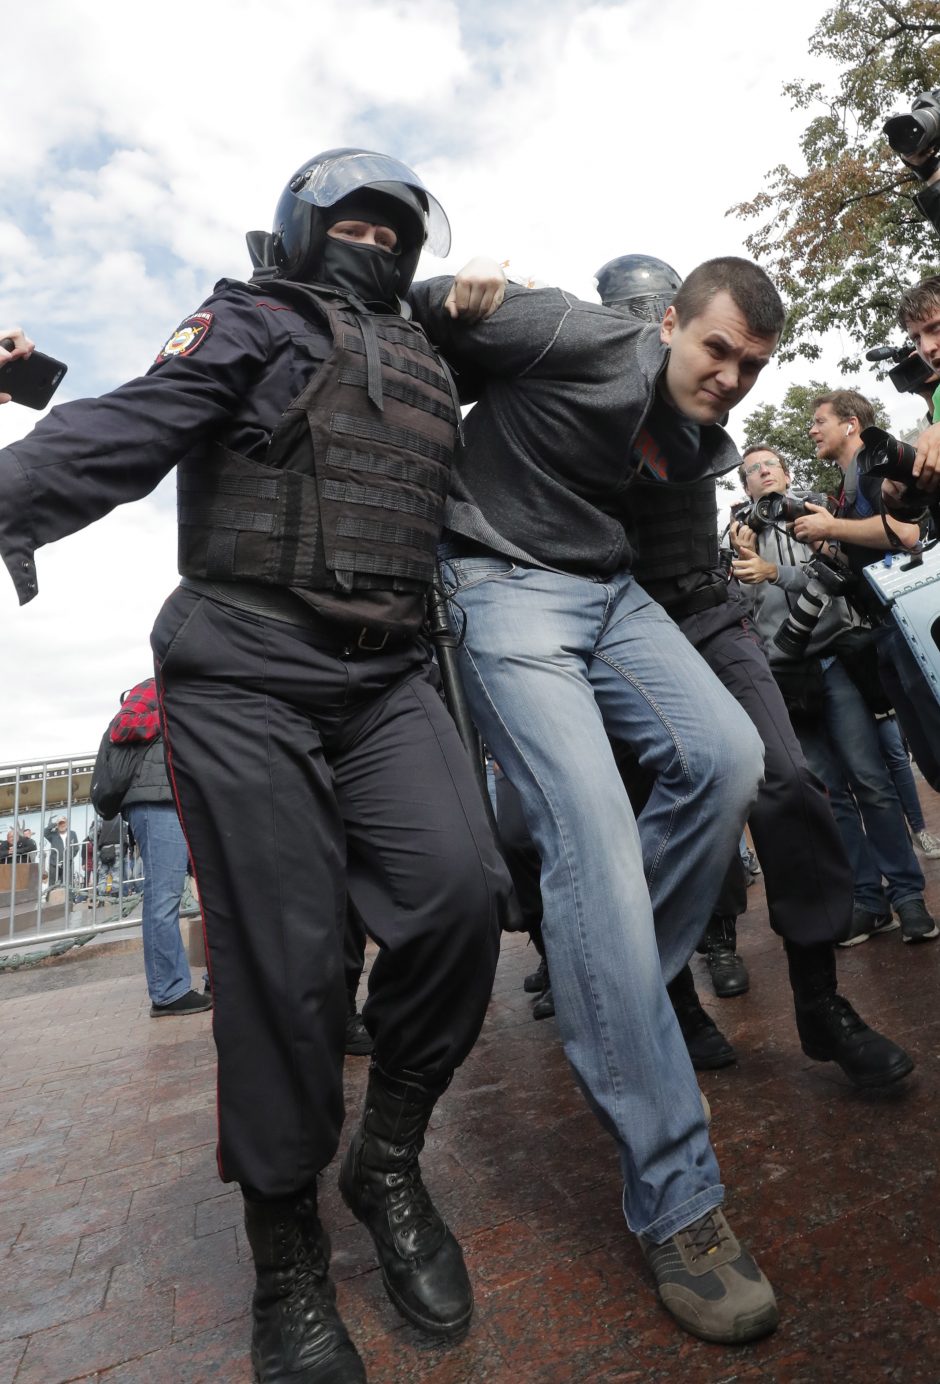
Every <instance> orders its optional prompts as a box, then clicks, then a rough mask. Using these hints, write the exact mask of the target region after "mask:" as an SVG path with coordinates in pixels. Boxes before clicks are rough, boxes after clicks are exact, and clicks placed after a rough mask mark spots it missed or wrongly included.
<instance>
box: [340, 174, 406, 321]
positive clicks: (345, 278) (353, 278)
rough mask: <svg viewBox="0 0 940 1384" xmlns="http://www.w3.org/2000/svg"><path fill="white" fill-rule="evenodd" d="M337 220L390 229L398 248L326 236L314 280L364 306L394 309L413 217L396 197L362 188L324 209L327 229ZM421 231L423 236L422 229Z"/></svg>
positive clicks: (396, 303)
mask: <svg viewBox="0 0 940 1384" xmlns="http://www.w3.org/2000/svg"><path fill="white" fill-rule="evenodd" d="M338 221H368V222H370V223H371V224H373V225H376V226H390V227H391V229H392V230H393V231H394V232H395V234H396V235H397V236H398V247H397V248H396V249H395V250H391V251H389V250H381V249H379V247H378V246H377V245H359V244H357V243H356V242H354V241H351V240H336V239H334V237H333V236H330V235H327V236H325V237H324V240H323V246H322V248H321V250H320V253H319V255H318V257H317V259H318V263H317V267H316V273H317V278H318V279H319V280H320V281H321V282H322V283H325V284H329V285H330V287H331V288H340V289H343V290H344V292H346V293H352V294H353V295H354V296H355V297H356V298H358V299H359V300H360V302H362V303H365V304H366V305H367V306H375V305H378V304H381V305H382V306H384V307H387V308H396V309H397V305H398V258H399V255H400V253H401V249H402V246H403V243H410V242H411V241H412V240H413V239H414V233H415V229H416V222H415V218H414V217H413V216H412V215H410V214H409V212H408V210H407V208H406V207H405V206H403V205H402V204H401V203H399V202H397V201H396V199H395V198H393V197H385V196H383V195H382V193H380V192H372V191H370V190H369V189H368V188H364V189H363V190H362V191H361V192H354V193H352V194H351V195H350V196H349V197H344V198H343V199H342V201H339V202H336V203H334V205H333V206H332V207H329V208H328V209H326V210H325V212H324V225H325V228H326V230H329V228H330V227H331V226H335V225H336V223H337V222H338ZM421 230H422V233H423V227H422V228H421Z"/></svg>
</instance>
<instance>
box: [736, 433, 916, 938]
mask: <svg viewBox="0 0 940 1384" xmlns="http://www.w3.org/2000/svg"><path fill="white" fill-rule="evenodd" d="M740 476H741V481H742V483H743V485H744V488H745V490H746V491H747V493H748V495H749V496H750V498H751V499H752V500H755V501H758V500H760V498H761V497H762V496H769V495H784V494H786V493H787V491H788V486H789V481H790V475H789V470H788V467H787V464H786V462H785V460H784V458H783V457H782V456H781V455H780V454H779V452H777V451H775V450H774V449H773V448H771V447H766V446H760V445H758V446H753V447H749V448H748V449H747V450H746V451H745V453H744V462H743V465H742V466H741V469H740ZM807 508H811V509H812V510H813V511H814V512H815V511H819V512H821V513H825V510H824V508H823V506H819V505H813V506H807ZM827 517H828V516H827ZM751 523H752V524H755V527H756V528H757V529H759V532H755V528H752V527H749V526H748V525H747V524H742V523H735V524H733V525H732V528H731V540H732V543H733V545H734V547H735V548H736V550H737V552H738V554H739V555H738V557H737V559H736V560H735V562H734V566H733V571H734V575H735V576H736V577H737V578H738V580H739V581H742V582H745V583H746V584H748V585H751V586H754V587H755V588H756V592H755V603H754V621H755V625H756V628H757V631H758V633H759V634H760V636H761V638H762V639H763V641H764V644H765V647H766V649H767V654H768V657H769V659H770V664H771V668H772V669H773V671H774V673H775V675H777V677H778V680H779V682H780V683H781V687H782V689H783V691H784V695H785V698H786V699H787V703H788V708H789V710H790V715H791V719H792V720H793V725H794V729H795V730H796V732H797V735H798V736H799V739H800V743H801V745H802V747H803V752H804V754H805V755H806V759H807V762H808V763H809V766H810V768H811V769H812V770H813V772H814V773H815V774H816V775H817V777H818V778H820V779H822V781H823V783H824V784H825V785H826V787H827V789H828V790H829V793H830V797H831V802H832V808H833V812H834V814H835V816H836V820H837V821H838V823H839V827H840V830H841V831H842V836H843V841H844V843H845V847H846V852H847V854H848V856H849V859H850V860H852V861H853V862H855V909H854V917H853V926H852V932H851V933H850V935H849V937H847V938H846V939H845V942H844V944H843V945H845V944H851V943H853V942H861V941H864V940H865V939H866V938H867V937H869V936H871V935H872V934H874V933H877V932H887V931H890V930H893V929H894V928H896V927H897V926H898V923H897V922H895V921H894V920H893V918H892V914H891V907H892V906H893V908H894V911H895V912H896V914H897V916H898V919H899V921H900V926H901V929H902V937H903V940H904V941H905V942H915V941H917V942H919V941H926V940H928V939H930V938H933V937H936V936H937V935H938V928H937V925H936V923H935V922H934V920H933V918H931V916H930V914H929V913H928V912H927V909H926V907H925V905H924V900H923V891H924V877H923V874H922V872H921V869H920V866H919V865H918V863H917V860H916V858H915V856H914V851H913V848H912V846H911V842H910V838H909V837H908V834H907V828H906V826H905V824H904V817H903V813H902V811H901V805H900V803H899V801H898V797H897V793H896V792H895V790H894V787H893V785H892V783H891V780H890V777H889V775H888V771H887V768H886V766H885V763H884V759H883V756H882V754H881V748H880V744H879V740H878V730H877V725H876V722H875V716H874V714H873V712H872V710H871V709H870V707H869V705H868V701H867V700H866V695H867V696H868V697H873V696H876V695H877V691H878V689H877V687H875V688H874V689H873V690H869V688H867V687H866V689H865V693H866V695H863V692H862V690H860V687H861V684H862V679H861V676H860V670H859V669H858V667H857V660H856V659H855V658H852V657H851V656H850V654H849V653H848V652H847V651H845V650H846V645H847V644H848V642H849V640H847V638H846V636H847V635H849V632H850V631H852V630H853V629H856V628H857V627H858V621H857V618H856V617H855V615H854V614H853V612H852V610H851V609H850V607H849V606H848V604H847V603H846V601H845V600H844V599H842V598H841V597H839V596H833V597H831V598H830V599H829V600H828V601H825V599H824V596H823V594H822V592H820V595H819V597H818V598H817V599H818V600H819V602H820V604H821V608H820V605H819V604H817V605H816V610H817V611H818V618H816V619H815V621H814V620H813V619H812V613H813V605H812V603H808V602H807V601H806V600H805V593H806V589H807V584H808V580H809V578H808V575H807V572H806V570H805V566H804V565H805V564H806V563H809V562H811V561H812V560H813V559H814V557H815V556H816V553H815V550H814V549H813V548H811V547H809V546H807V545H806V544H804V543H802V542H800V541H799V540H798V538H797V537H796V536H795V535H796V533H797V532H798V531H799V527H800V525H801V524H802V523H804V520H803V519H797V520H796V521H795V523H793V525H792V532H791V529H790V527H789V526H788V527H786V528H785V527H784V526H783V524H782V523H771V524H766V525H762V524H761V523H760V521H759V520H757V521H755V520H754V519H752V520H751ZM821 576H822V580H823V581H829V582H831V584H833V585H834V584H835V583H836V581H837V580H838V578H837V576H835V575H833V576H832V577H831V578H830V577H828V576H827V575H824V574H821ZM801 600H802V603H801V604H800V605H798V601H801ZM807 612H809V613H807ZM781 627H785V631H786V635H787V636H789V640H787V639H786V637H783V642H784V643H786V644H787V647H788V648H789V651H790V656H789V657H788V656H787V654H785V653H784V652H783V650H782V649H781V647H780V643H779V642H778V640H779V639H781V637H782V636H781V634H778V632H780V631H781ZM807 633H808V637H806V636H807ZM775 636H777V639H775ZM804 638H805V643H804V642H803V640H804ZM849 638H851V636H850V635H849ZM801 644H802V649H801V651H800V652H797V649H798V647H799V646H800V645H801ZM840 644H841V646H842V649H843V650H844V651H845V652H843V653H842V654H840V652H839V649H840ZM855 677H859V685H856V682H855V680H854V679H855ZM872 681H873V682H875V683H877V679H873V680H872ZM846 780H848V782H849V784H850V785H851V788H852V791H853V793H854V794H855V798H856V800H857V802H858V806H859V811H860V812H861V817H862V821H863V822H864V833H863V831H862V826H861V823H860V822H859V817H858V813H856V812H855V810H854V808H853V807H852V804H851V799H850V798H849V796H848V794H846V793H845V791H844V784H845V781H846ZM882 877H883V878H884V879H885V880H886V882H887V897H886V896H885V892H884V889H883V888H882ZM888 900H890V906H889V903H888Z"/></svg>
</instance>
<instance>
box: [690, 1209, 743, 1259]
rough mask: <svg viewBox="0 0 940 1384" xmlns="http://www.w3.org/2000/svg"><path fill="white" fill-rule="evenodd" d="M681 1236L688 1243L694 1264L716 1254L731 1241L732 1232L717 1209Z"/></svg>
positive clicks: (693, 1224) (694, 1222) (694, 1223)
mask: <svg viewBox="0 0 940 1384" xmlns="http://www.w3.org/2000/svg"><path fill="white" fill-rule="evenodd" d="M679 1234H680V1235H682V1237H683V1238H684V1240H685V1242H686V1245H687V1247H688V1249H689V1257H690V1259H691V1261H692V1263H693V1264H694V1263H695V1262H696V1261H697V1260H699V1259H704V1258H705V1256H706V1255H709V1254H714V1253H716V1252H717V1251H718V1250H719V1249H720V1248H721V1246H722V1245H723V1244H725V1243H726V1242H729V1241H730V1239H731V1235H730V1232H729V1231H728V1229H727V1227H726V1226H725V1225H724V1224H723V1222H722V1218H721V1217H720V1216H719V1215H718V1210H717V1207H716V1208H715V1210H713V1211H708V1212H706V1214H705V1215H704V1216H702V1217H701V1218H700V1219H699V1220H697V1221H693V1222H692V1224H691V1225H689V1226H686V1227H685V1229H684V1230H681V1231H680V1232H679Z"/></svg>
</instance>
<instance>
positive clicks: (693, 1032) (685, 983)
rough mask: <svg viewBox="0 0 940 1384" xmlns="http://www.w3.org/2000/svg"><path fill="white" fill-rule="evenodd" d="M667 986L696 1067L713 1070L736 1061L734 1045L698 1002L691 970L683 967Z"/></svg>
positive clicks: (697, 1068) (698, 1069)
mask: <svg viewBox="0 0 940 1384" xmlns="http://www.w3.org/2000/svg"><path fill="white" fill-rule="evenodd" d="M666 989H667V991H668V992H669V998H670V999H671V1000H672V1007H673V1009H674V1010H675V1011H676V1018H677V1019H678V1020H679V1027H680V1028H681V1030H682V1036H683V1038H684V1039H685V1045H686V1047H687V1048H688V1050H689V1057H690V1058H691V1059H692V1066H693V1067H694V1068H695V1070H696V1071H697V1072H707V1071H713V1070H714V1069H715V1068H716V1067H730V1065H731V1063H732V1062H737V1060H738V1056H737V1053H736V1052H735V1050H734V1048H733V1047H732V1046H731V1044H730V1043H729V1042H728V1040H727V1038H726V1037H725V1035H724V1034H723V1033H722V1032H721V1030H720V1029H719V1027H718V1025H717V1024H716V1023H715V1021H714V1019H712V1018H711V1017H710V1016H709V1015H708V1014H706V1013H705V1010H704V1009H703V1008H702V1006H701V1004H700V1003H699V998H698V995H697V994H696V993H695V981H694V980H693V979H692V971H691V969H690V968H689V967H688V966H683V968H682V970H681V971H680V972H679V974H678V975H677V976H676V978H675V980H673V981H670V983H669V984H668V985H667V986H666Z"/></svg>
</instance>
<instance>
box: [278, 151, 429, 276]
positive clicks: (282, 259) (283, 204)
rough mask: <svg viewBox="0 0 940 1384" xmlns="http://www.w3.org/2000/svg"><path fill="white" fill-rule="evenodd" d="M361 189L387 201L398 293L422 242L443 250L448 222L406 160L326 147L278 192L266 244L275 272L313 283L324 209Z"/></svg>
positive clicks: (324, 222)
mask: <svg viewBox="0 0 940 1384" xmlns="http://www.w3.org/2000/svg"><path fill="white" fill-rule="evenodd" d="M366 190H368V192H369V193H370V194H375V195H377V196H378V198H379V199H380V201H381V200H382V199H384V198H388V199H389V202H388V209H389V219H390V221H391V223H392V225H393V228H394V229H395V231H396V232H397V234H398V238H399V247H400V253H399V256H398V284H397V291H398V293H399V294H401V295H403V294H405V293H407V291H408V289H409V287H410V286H411V281H412V279H413V278H414V275H415V270H416V269H417V267H418V258H419V256H420V254H421V251H422V249H423V248H424V247H425V246H427V248H428V250H429V251H430V252H431V254H432V255H439V256H444V255H446V254H447V252H448V251H449V249H450V223H449V222H448V220H447V217H446V215H445V214H444V209H443V208H442V206H441V204H440V203H439V202H438V201H437V199H436V198H434V197H432V196H431V194H430V192H428V190H427V188H426V187H425V186H424V183H423V182H422V181H421V179H420V178H419V177H418V175H417V174H416V173H413V172H412V170H411V169H410V168H408V166H407V165H406V164H404V163H400V162H399V161H398V159H393V158H391V157H390V156H389V155H388V154H376V153H373V152H372V151H371V150H369V149H327V150H326V151H325V152H324V153H322V154H317V155H316V156H315V157H314V158H312V159H309V160H308V161H307V162H306V163H305V164H304V165H303V167H302V168H299V169H298V170H297V172H296V173H295V174H294V176H293V177H292V178H291V180H290V182H289V183H288V184H287V187H286V188H285V189H284V191H283V192H282V193H281V197H280V200H279V202H278V204H277V210H276V211H275V213H274V232H273V236H272V242H271V254H272V257H273V260H274V264H275V266H276V270H277V273H278V275H279V276H280V277H282V278H285V279H295V280H298V281H299V282H302V283H303V282H315V281H316V278H317V268H318V263H319V257H320V253H321V250H322V247H323V242H324V239H325V237H326V231H327V226H328V225H329V219H328V215H329V210H330V209H331V208H333V207H335V206H336V204H337V203H338V202H342V201H343V199H344V198H346V197H349V196H351V195H352V194H353V193H359V192H364V191H366ZM333 219H334V220H335V217H333Z"/></svg>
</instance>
